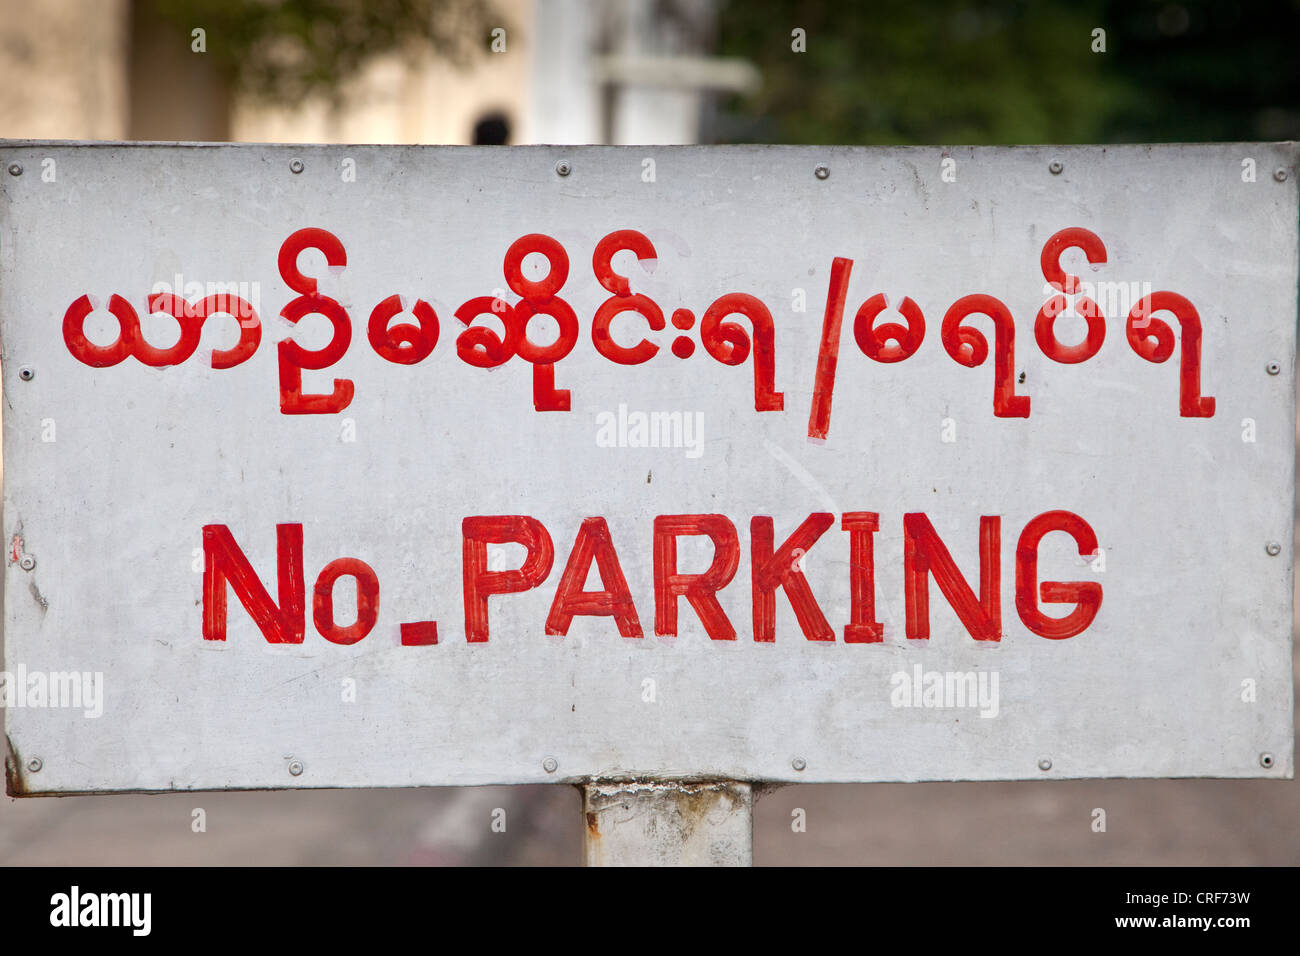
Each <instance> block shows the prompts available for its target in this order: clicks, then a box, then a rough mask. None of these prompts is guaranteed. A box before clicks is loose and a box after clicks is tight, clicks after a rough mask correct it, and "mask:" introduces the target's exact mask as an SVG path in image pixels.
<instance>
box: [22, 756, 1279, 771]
mask: <svg viewBox="0 0 1300 956" xmlns="http://www.w3.org/2000/svg"><path fill="white" fill-rule="evenodd" d="M1269 759H1270V760H1271V759H1272V758H1269ZM44 766H45V762H44V761H43V760H41V758H40V757H33V758H32V759H31V760H29V761H27V769H28V770H30V771H31V772H32V773H40V772H41V768H42V767H44Z"/></svg>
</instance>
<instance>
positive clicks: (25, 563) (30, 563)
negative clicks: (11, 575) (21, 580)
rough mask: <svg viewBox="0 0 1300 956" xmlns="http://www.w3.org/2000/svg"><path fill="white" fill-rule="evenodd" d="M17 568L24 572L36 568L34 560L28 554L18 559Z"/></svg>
mask: <svg viewBox="0 0 1300 956" xmlns="http://www.w3.org/2000/svg"><path fill="white" fill-rule="evenodd" d="M18 567H20V568H22V569H23V570H24V571H30V570H31V569H32V568H34V567H36V559H35V558H33V557H32V556H31V555H30V554H24V555H23V556H22V557H21V558H19V559H18Z"/></svg>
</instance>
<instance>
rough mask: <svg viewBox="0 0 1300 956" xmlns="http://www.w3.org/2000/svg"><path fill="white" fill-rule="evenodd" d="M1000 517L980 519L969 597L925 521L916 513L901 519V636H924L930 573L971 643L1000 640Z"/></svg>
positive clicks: (926, 633) (963, 581)
mask: <svg viewBox="0 0 1300 956" xmlns="http://www.w3.org/2000/svg"><path fill="white" fill-rule="evenodd" d="M1001 527H1002V519H1001V518H998V517H997V516H992V517H990V516H988V515H985V516H982V517H981V518H980V594H979V598H978V599H977V598H976V597H975V592H974V591H972V590H971V588H970V585H968V584H967V583H966V579H965V578H963V577H962V575H961V572H960V571H959V570H957V565H956V563H954V561H953V560H952V555H951V554H949V553H948V549H947V548H946V547H944V544H943V541H941V540H940V539H939V534H938V532H936V531H935V530H934V525H932V524H931V523H930V519H929V518H927V517H926V516H925V515H924V514H922V513H913V514H905V515H903V536H904V542H903V582H904V583H903V590H904V597H905V605H906V611H907V636H908V637H909V638H910V639H912V640H929V638H930V575H931V574H933V575H934V581H935V583H936V584H938V585H939V590H940V591H942V592H943V596H944V597H945V598H947V599H948V603H949V604H950V605H951V606H952V609H953V610H954V611H955V612H956V613H957V617H958V618H960V619H961V622H962V624H963V625H965V627H966V630H967V632H968V633H969V634H970V636H971V637H973V638H975V640H977V641H1000V640H1001V639H1002V586H1001V578H1002V568H1001V565H1000V564H999V560H1000V557H999V551H1000V541H1001Z"/></svg>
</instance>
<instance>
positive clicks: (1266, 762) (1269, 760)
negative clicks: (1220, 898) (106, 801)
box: [38, 754, 1273, 770]
mask: <svg viewBox="0 0 1300 956" xmlns="http://www.w3.org/2000/svg"><path fill="white" fill-rule="evenodd" d="M38 762H39V761H38ZM1259 765H1260V766H1261V767H1263V768H1264V769H1265V770H1271V769H1272V768H1273V755H1272V754H1260V755H1259Z"/></svg>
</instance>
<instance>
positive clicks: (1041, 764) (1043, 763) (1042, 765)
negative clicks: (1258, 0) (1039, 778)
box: [1038, 757, 1052, 770]
mask: <svg viewBox="0 0 1300 956" xmlns="http://www.w3.org/2000/svg"><path fill="white" fill-rule="evenodd" d="M1038 769H1039V770H1051V769H1052V761H1050V760H1048V759H1047V758H1046V757H1044V758H1043V759H1042V760H1040V761H1038Z"/></svg>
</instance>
